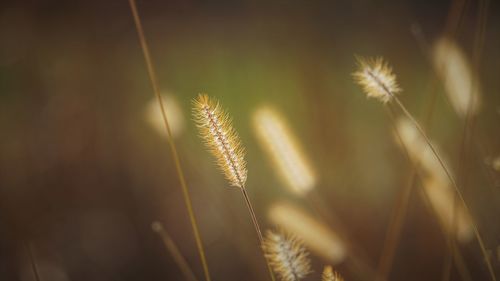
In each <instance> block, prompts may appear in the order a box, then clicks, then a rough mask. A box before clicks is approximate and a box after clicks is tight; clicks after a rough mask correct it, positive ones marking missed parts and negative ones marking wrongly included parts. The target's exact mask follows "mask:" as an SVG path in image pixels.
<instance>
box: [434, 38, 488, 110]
mask: <svg viewBox="0 0 500 281" xmlns="http://www.w3.org/2000/svg"><path fill="white" fill-rule="evenodd" d="M432 58H433V62H434V68H435V70H436V72H437V73H438V74H439V76H440V77H441V79H442V80H443V84H444V88H445V91H446V94H447V95H448V99H449V100H450V102H451V105H452V106H453V109H454V110H455V111H456V112H457V114H458V115H459V116H461V117H465V115H466V113H467V110H470V114H476V113H477V112H478V111H479V109H480V107H481V93H480V91H481V90H480V85H479V79H478V78H477V75H476V74H475V73H474V72H473V71H472V68H471V67H470V64H469V62H468V60H467V58H466V56H465V54H464V52H463V51H462V50H461V49H460V47H459V46H458V45H457V44H456V42H454V41H452V40H451V39H448V38H440V39H439V40H437V41H436V43H435V45H434V48H433V53H432Z"/></svg>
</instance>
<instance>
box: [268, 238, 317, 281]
mask: <svg viewBox="0 0 500 281" xmlns="http://www.w3.org/2000/svg"><path fill="white" fill-rule="evenodd" d="M262 248H263V249H264V252H265V255H266V258H267V259H268V261H269V264H270V265H271V267H272V268H273V270H274V271H275V272H276V273H277V274H278V275H279V276H280V279H281V280H282V281H299V280H301V279H303V278H304V277H305V276H306V275H307V274H308V273H310V272H311V261H310V260H309V257H308V255H309V253H308V252H307V251H306V248H305V247H304V246H303V245H302V243H301V242H299V241H298V240H297V239H296V238H295V237H292V236H286V235H284V234H281V233H276V232H273V231H270V230H269V231H268V232H267V234H266V238H265V239H264V243H263V244H262Z"/></svg>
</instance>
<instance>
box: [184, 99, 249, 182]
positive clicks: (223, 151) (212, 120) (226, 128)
mask: <svg viewBox="0 0 500 281" xmlns="http://www.w3.org/2000/svg"><path fill="white" fill-rule="evenodd" d="M193 116H194V120H195V122H196V124H197V126H198V128H199V130H200V136H201V138H202V139H203V140H204V141H205V144H206V145H207V147H208V149H209V150H210V151H211V152H212V153H213V154H214V156H215V158H216V159H217V164H218V166H219V167H220V169H221V170H222V171H223V173H224V175H225V176H226V179H227V180H228V181H229V183H230V184H231V185H233V186H237V187H240V188H244V187H245V182H246V179H247V169H246V163H245V159H244V158H245V150H244V148H243V146H242V145H241V142H240V139H239V137H238V134H237V133H236V131H235V130H234V128H233V126H232V124H231V118H230V117H229V116H228V114H226V113H225V112H224V111H223V110H222V109H221V107H220V106H219V103H218V102H216V101H213V100H211V99H210V98H209V97H208V95H206V94H200V95H198V97H197V98H196V99H195V100H194V101H193Z"/></svg>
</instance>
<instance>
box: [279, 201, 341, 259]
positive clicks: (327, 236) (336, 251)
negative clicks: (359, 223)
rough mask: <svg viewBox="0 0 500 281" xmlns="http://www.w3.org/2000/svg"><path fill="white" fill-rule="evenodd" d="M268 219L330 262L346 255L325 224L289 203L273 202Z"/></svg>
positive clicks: (337, 239) (337, 238)
mask: <svg viewBox="0 0 500 281" xmlns="http://www.w3.org/2000/svg"><path fill="white" fill-rule="evenodd" d="M269 220H270V221H271V222H272V223H274V224H276V225H279V226H280V227H282V228H283V229H284V230H286V231H287V232H290V233H293V234H295V235H297V237H299V238H300V239H301V240H302V241H303V242H304V244H305V245H307V247H308V248H309V249H310V250H311V251H313V252H314V253H316V254H318V255H319V256H321V257H323V258H325V259H326V260H328V261H329V262H330V263H332V264H338V263H340V262H342V261H343V260H344V259H345V257H346V246H345V245H344V243H343V242H342V240H341V239H340V237H339V236H337V235H336V234H335V233H334V232H333V231H332V230H331V229H330V228H329V227H328V226H327V225H325V224H324V223H322V222H319V221H317V220H316V219H314V218H313V217H311V216H310V215H309V214H307V213H305V212H304V211H303V210H302V209H300V208H298V207H296V206H294V205H292V204H290V203H282V202H279V203H275V204H273V205H272V206H271V208H270V209H269Z"/></svg>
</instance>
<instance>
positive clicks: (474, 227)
mask: <svg viewBox="0 0 500 281" xmlns="http://www.w3.org/2000/svg"><path fill="white" fill-rule="evenodd" d="M388 94H389V95H391V96H392V98H393V99H394V101H396V104H397V105H398V106H399V107H400V109H401V111H402V112H403V113H404V114H405V115H406V117H407V118H408V119H409V120H410V122H412V123H413V125H414V126H415V128H416V129H417V130H418V131H419V133H420V134H421V135H422V137H423V138H424V140H425V142H426V143H427V145H428V146H429V148H430V149H431V151H432V153H433V154H434V156H435V157H436V159H437V160H438V162H439V164H440V165H441V167H442V168H443V170H444V172H445V174H446V176H447V177H448V179H449V180H450V182H451V184H452V185H453V188H454V189H455V191H456V194H457V195H458V199H459V200H460V202H461V203H462V204H463V205H464V209H465V211H466V213H467V214H468V215H470V216H471V217H472V214H471V211H470V209H469V206H468V205H467V202H466V201H465V199H464V197H463V195H462V192H461V191H460V188H459V187H458V184H457V182H456V180H455V178H454V177H453V176H452V175H451V173H450V171H449V170H448V168H447V167H446V165H445V164H444V162H443V160H442V159H441V157H440V156H439V154H438V153H437V151H436V149H435V147H434V145H433V144H432V143H431V141H430V139H429V137H428V136H427V134H426V133H425V131H424V130H423V129H422V127H420V125H419V123H418V122H417V120H415V118H413V116H412V115H411V113H410V112H409V111H408V109H407V108H406V107H405V106H404V104H403V103H402V102H401V101H400V100H399V98H398V97H397V96H395V95H393V94H392V93H391V92H390V91H388ZM471 224H472V229H473V231H474V235H475V236H476V239H477V241H478V243H479V247H480V248H481V252H482V254H483V257H484V259H485V262H486V265H487V267H488V271H489V273H490V276H491V279H492V280H494V281H496V280H497V279H496V276H495V272H494V271H493V266H492V265H491V262H490V259H489V257H488V253H487V252H486V247H485V245H484V241H483V238H482V237H481V234H480V233H479V230H478V228H477V225H476V222H475V221H474V220H471Z"/></svg>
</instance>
